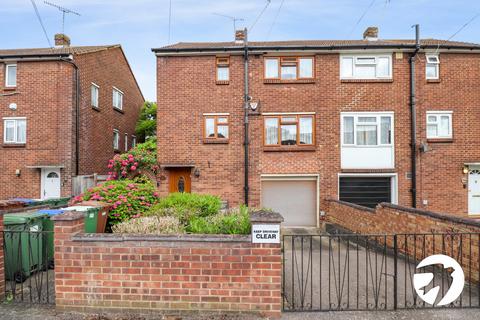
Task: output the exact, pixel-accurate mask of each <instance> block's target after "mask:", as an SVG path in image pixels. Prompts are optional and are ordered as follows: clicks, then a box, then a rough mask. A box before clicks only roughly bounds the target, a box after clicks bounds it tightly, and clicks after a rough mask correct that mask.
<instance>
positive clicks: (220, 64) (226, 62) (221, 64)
mask: <svg viewBox="0 0 480 320" xmlns="http://www.w3.org/2000/svg"><path fill="white" fill-rule="evenodd" d="M229 80H230V58H228V57H226V58H217V81H229Z"/></svg>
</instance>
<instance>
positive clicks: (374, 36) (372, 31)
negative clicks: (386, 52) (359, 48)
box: [363, 27, 378, 41]
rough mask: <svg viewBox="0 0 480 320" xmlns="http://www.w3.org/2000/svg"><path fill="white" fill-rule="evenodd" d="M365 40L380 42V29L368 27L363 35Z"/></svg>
mask: <svg viewBox="0 0 480 320" xmlns="http://www.w3.org/2000/svg"><path fill="white" fill-rule="evenodd" d="M363 40H368V41H377V40H378V27H368V28H367V29H366V30H365V32H364V33H363Z"/></svg>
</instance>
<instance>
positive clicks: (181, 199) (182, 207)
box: [148, 193, 222, 222]
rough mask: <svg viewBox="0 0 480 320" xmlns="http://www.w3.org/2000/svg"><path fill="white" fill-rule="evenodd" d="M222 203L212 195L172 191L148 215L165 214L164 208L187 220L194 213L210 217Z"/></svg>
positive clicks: (184, 220)
mask: <svg viewBox="0 0 480 320" xmlns="http://www.w3.org/2000/svg"><path fill="white" fill-rule="evenodd" d="M221 205H222V204H221V201H220V198H219V197H216V196H212V195H202V194H195V193H172V194H170V195H169V196H168V197H166V198H163V199H161V200H160V201H159V202H158V204H156V205H155V206H154V207H152V209H151V210H149V212H148V215H155V214H160V215H165V212H164V209H171V210H174V213H173V214H174V215H175V216H177V217H178V218H179V219H180V221H182V222H186V221H188V220H189V218H190V216H193V215H196V216H200V217H208V216H211V215H214V214H217V213H218V211H219V210H220V207H221Z"/></svg>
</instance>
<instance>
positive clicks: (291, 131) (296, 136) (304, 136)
mask: <svg viewBox="0 0 480 320" xmlns="http://www.w3.org/2000/svg"><path fill="white" fill-rule="evenodd" d="M314 122H315V120H314V116H313V115H294V114H292V115H278V116H265V118H264V127H265V128H264V130H265V132H264V145H265V146H289V145H298V146H311V145H313V144H314V127H315V125H314Z"/></svg>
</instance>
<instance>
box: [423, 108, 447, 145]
mask: <svg viewBox="0 0 480 320" xmlns="http://www.w3.org/2000/svg"><path fill="white" fill-rule="evenodd" d="M452 114H453V113H452V111H427V139H451V138H452V137H453V132H452V131H453V130H452Z"/></svg>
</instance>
